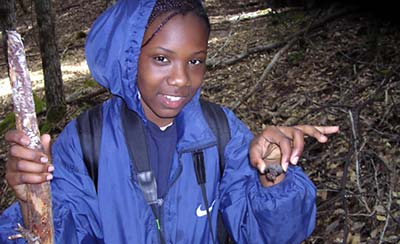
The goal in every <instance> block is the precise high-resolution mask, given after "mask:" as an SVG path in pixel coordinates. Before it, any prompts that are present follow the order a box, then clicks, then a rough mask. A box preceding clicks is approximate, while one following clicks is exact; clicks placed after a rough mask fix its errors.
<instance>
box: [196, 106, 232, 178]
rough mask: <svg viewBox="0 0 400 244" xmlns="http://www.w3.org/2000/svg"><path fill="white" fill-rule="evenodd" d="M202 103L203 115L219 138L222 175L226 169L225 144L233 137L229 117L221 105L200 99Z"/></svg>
mask: <svg viewBox="0 0 400 244" xmlns="http://www.w3.org/2000/svg"><path fill="white" fill-rule="evenodd" d="M200 105H201V108H202V110H203V115H204V117H205V119H206V121H207V123H208V126H209V127H210V128H211V130H212V132H213V133H214V135H215V137H216V138H217V146H218V156H219V169H220V174H221V177H222V175H223V174H224V169H225V156H224V152H225V146H226V144H228V142H229V140H230V139H231V131H230V129H229V123H228V119H227V118H226V114H225V112H224V110H223V109H222V108H221V106H220V105H218V104H215V103H212V102H209V101H206V100H203V99H200Z"/></svg>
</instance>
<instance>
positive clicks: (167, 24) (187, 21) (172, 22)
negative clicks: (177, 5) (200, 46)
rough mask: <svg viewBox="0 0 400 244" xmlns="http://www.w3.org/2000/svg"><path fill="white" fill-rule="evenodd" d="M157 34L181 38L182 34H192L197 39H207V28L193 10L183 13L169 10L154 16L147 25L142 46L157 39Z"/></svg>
mask: <svg viewBox="0 0 400 244" xmlns="http://www.w3.org/2000/svg"><path fill="white" fill-rule="evenodd" d="M203 34H205V35H203ZM159 35H162V36H163V38H165V37H166V36H170V37H171V38H174V37H175V38H183V37H184V35H194V36H197V39H199V38H201V37H203V39H205V41H207V40H208V29H207V25H206V23H204V21H203V20H202V19H201V18H200V17H199V16H197V15H196V14H194V13H193V12H188V13H183V14H182V13H174V12H169V13H164V14H162V15H160V16H158V17H156V18H155V19H154V21H153V22H152V23H151V24H150V25H149V26H148V27H147V29H146V32H145V34H144V39H143V46H145V45H147V44H148V43H150V42H152V40H153V39H158V38H156V37H157V36H159Z"/></svg>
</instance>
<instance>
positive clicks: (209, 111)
mask: <svg viewBox="0 0 400 244" xmlns="http://www.w3.org/2000/svg"><path fill="white" fill-rule="evenodd" d="M200 104H201V108H202V111H203V115H204V117H205V119H206V121H207V123H208V125H209V127H210V128H211V130H212V131H213V133H214V135H215V137H216V138H217V147H218V156H219V168H220V176H221V177H222V175H223V173H224V169H225V157H224V151H225V146H226V145H227V144H228V142H229V140H230V138H231V134H230V129H229V123H228V120H227V118H226V114H225V112H224V111H223V109H222V108H221V106H219V105H217V104H215V103H211V102H208V101H206V100H203V99H201V100H200ZM121 109H122V111H121V112H122V124H123V127H124V133H125V140H126V143H127V145H128V149H129V150H128V151H129V156H130V157H131V159H132V160H133V161H134V162H135V167H136V170H137V172H138V174H137V176H138V181H139V184H140V187H141V188H142V191H143V193H144V195H145V198H146V200H147V202H149V203H158V199H157V188H156V187H157V185H156V181H155V178H154V175H153V174H152V171H151V168H150V163H149V158H148V151H147V143H146V137H145V134H144V126H143V122H142V121H141V120H140V118H139V117H138V116H137V114H136V113H135V112H133V111H131V110H129V109H128V108H127V107H126V105H125V104H124V105H123V106H122V108H121ZM128 125H129V126H128ZM132 125H133V126H132ZM127 128H129V129H127ZM77 131H78V136H79V140H80V143H81V147H82V154H83V160H84V163H85V166H86V168H87V170H88V173H89V176H90V177H91V178H92V180H93V183H94V185H95V188H96V191H97V190H98V189H97V183H98V161H99V156H100V143H101V135H102V105H101V104H100V105H97V106H95V107H93V108H92V109H90V110H88V111H86V112H84V113H82V114H81V115H79V116H78V118H77ZM129 138H130V139H129ZM133 138H134V139H133ZM144 152H145V153H144ZM207 209H208V208H207ZM153 212H154V210H153ZM217 237H218V240H219V243H229V236H228V232H227V231H226V229H225V225H224V223H223V220H222V215H221V214H220V213H219V214H218V222H217Z"/></svg>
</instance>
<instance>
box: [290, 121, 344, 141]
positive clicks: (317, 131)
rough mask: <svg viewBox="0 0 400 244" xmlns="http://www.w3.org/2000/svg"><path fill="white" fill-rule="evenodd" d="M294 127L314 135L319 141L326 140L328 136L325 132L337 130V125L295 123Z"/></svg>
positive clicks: (332, 132)
mask: <svg viewBox="0 0 400 244" xmlns="http://www.w3.org/2000/svg"><path fill="white" fill-rule="evenodd" d="M294 127H295V128H297V129H299V130H301V131H302V132H303V133H304V134H305V135H308V136H311V137H314V138H315V139H317V140H318V142H320V143H325V142H327V141H328V137H326V136H325V134H334V133H337V132H338V131H339V126H312V125H296V126H294Z"/></svg>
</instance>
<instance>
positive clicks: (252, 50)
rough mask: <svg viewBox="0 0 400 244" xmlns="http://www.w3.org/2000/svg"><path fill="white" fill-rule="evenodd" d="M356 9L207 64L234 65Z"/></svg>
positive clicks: (331, 16) (328, 17)
mask: <svg viewBox="0 0 400 244" xmlns="http://www.w3.org/2000/svg"><path fill="white" fill-rule="evenodd" d="M354 10H356V9H352V8H348V9H342V10H340V11H338V12H336V13H334V14H331V15H328V16H326V17H325V18H323V19H322V20H320V21H318V22H316V23H314V24H312V25H309V26H307V27H306V28H304V29H301V30H300V31H298V32H295V33H293V34H292V35H289V36H287V37H286V38H285V39H284V40H283V41H278V42H274V43H271V44H267V45H262V46H258V47H255V48H250V49H248V50H245V51H243V52H242V53H240V54H239V55H236V56H235V57H233V58H230V59H227V60H225V61H223V60H219V61H218V60H217V61H215V60H209V61H208V62H207V66H208V67H211V68H212V67H216V66H226V65H232V64H234V63H236V62H238V61H240V60H242V59H244V58H247V57H248V56H249V55H251V54H253V53H258V52H265V51H268V50H272V49H275V48H279V47H281V46H283V45H285V44H286V43H288V42H290V41H292V40H293V39H297V38H299V36H301V35H304V34H305V33H307V32H309V31H310V30H314V29H316V28H319V27H321V26H322V25H324V24H326V23H328V22H330V21H332V20H335V19H336V18H338V17H340V16H343V15H346V14H349V13H351V12H353V11H354Z"/></svg>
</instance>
